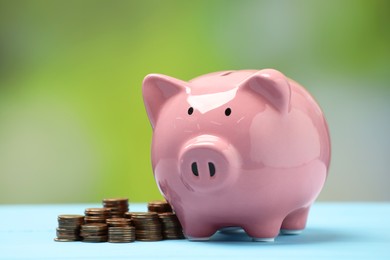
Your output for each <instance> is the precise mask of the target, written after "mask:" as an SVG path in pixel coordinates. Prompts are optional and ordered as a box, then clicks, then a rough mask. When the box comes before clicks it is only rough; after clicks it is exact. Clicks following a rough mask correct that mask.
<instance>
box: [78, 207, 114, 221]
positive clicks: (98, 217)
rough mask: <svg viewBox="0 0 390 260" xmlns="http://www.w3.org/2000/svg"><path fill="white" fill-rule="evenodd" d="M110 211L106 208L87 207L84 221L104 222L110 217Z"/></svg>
mask: <svg viewBox="0 0 390 260" xmlns="http://www.w3.org/2000/svg"><path fill="white" fill-rule="evenodd" d="M110 214H111V211H110V209H107V208H88V209H85V218H84V220H85V223H103V224H105V223H106V219H108V218H110V216H111V215H110Z"/></svg>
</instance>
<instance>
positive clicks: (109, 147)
mask: <svg viewBox="0 0 390 260" xmlns="http://www.w3.org/2000/svg"><path fill="white" fill-rule="evenodd" d="M389 13H390V1H386V0H383V1H379V0H377V1H372V0H371V1H369V0H366V1H358V0H351V1H309V0H307V1H305V0H298V1H288V0H286V1H278V0H276V1H243V0H241V1H212V0H208V1H86V0H83V1H11V0H10V1H5V0H0V203H3V204H4V203H66V202H99V201H100V200H101V199H102V198H105V197H112V196H128V197H129V198H130V201H132V202H135V201H148V200H151V199H159V198H161V195H160V193H159V191H158V189H157V186H156V184H155V182H154V179H153V176H152V172H151V165H150V142H151V135H152V132H151V127H150V125H149V121H148V119H147V116H146V113H145V110H144V106H143V101H142V96H141V83H142V80H143V78H144V76H145V75H147V74H148V73H162V74H167V75H170V76H174V77H177V78H180V79H183V80H189V79H191V78H193V77H196V76H198V75H201V74H204V73H208V72H213V71H219V70H228V69H229V70H230V69H262V68H268V67H272V68H276V69H278V70H280V71H282V72H283V73H285V74H286V75H287V76H289V77H291V78H293V79H295V80H296V81H298V82H300V83H301V84H303V85H304V86H305V87H306V88H307V89H308V90H309V91H310V92H311V93H312V94H313V95H314V96H315V97H316V99H317V100H318V102H319V103H320V105H321V107H322V108H323V110H324V112H325V115H326V116H327V119H328V123H329V126H330V130H331V137H332V149H333V150H332V164H331V169H330V173H329V178H328V182H327V184H326V186H325V188H324V190H323V191H322V193H321V195H320V198H319V199H320V200H359V201H362V200H364V201H366V200H371V201H372V200H376V201H385V200H390V191H389V183H390V171H389V161H390V160H389V159H390V150H389V147H390V138H389V133H390V115H389V112H390V86H389V76H390V75H389V74H390V47H389V46H390V15H389Z"/></svg>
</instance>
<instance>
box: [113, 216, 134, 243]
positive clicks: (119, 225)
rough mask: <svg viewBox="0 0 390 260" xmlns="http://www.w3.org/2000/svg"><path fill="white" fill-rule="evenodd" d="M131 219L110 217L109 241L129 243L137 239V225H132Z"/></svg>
mask: <svg viewBox="0 0 390 260" xmlns="http://www.w3.org/2000/svg"><path fill="white" fill-rule="evenodd" d="M130 224H131V220H130V219H127V218H109V219H107V225H108V242H110V243H129V242H134V240H135V227H133V226H130Z"/></svg>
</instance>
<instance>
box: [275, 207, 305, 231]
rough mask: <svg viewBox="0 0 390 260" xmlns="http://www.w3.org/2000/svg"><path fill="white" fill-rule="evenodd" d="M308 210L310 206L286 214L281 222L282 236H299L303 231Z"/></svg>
mask: <svg viewBox="0 0 390 260" xmlns="http://www.w3.org/2000/svg"><path fill="white" fill-rule="evenodd" d="M309 209H310V206H308V207H305V208H300V209H297V210H295V211H293V212H291V213H290V214H288V215H287V217H286V218H285V219H284V220H283V223H282V228H281V230H280V231H281V233H282V234H284V235H297V234H300V233H301V232H302V231H303V230H304V229H305V226H306V221H307V216H308V214H309Z"/></svg>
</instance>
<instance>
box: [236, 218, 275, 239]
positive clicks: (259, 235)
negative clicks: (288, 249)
mask: <svg viewBox="0 0 390 260" xmlns="http://www.w3.org/2000/svg"><path fill="white" fill-rule="evenodd" d="M281 223H282V220H280V219H270V220H267V221H264V220H263V221H260V222H257V223H252V224H250V225H244V226H243V229H244V230H245V232H246V233H247V234H248V236H250V237H252V239H253V241H256V242H274V240H275V237H277V236H278V234H279V230H280V225H281Z"/></svg>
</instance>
